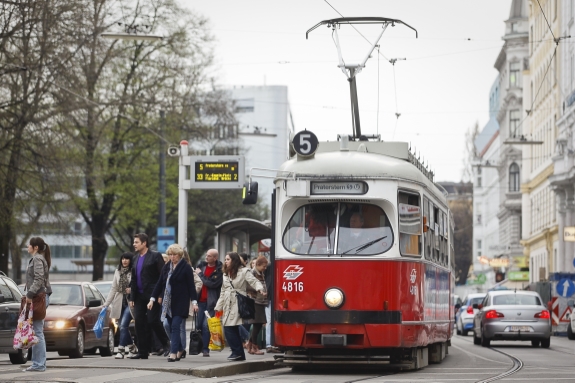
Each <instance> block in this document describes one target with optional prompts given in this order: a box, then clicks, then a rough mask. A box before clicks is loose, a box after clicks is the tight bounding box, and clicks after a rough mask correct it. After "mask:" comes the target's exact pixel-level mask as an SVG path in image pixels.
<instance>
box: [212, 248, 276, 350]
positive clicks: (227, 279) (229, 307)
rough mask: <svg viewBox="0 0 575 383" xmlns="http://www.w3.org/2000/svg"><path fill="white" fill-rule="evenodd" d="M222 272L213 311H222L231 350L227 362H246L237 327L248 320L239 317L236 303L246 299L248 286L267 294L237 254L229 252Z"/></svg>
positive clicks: (225, 332)
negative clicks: (220, 285) (220, 284)
mask: <svg viewBox="0 0 575 383" xmlns="http://www.w3.org/2000/svg"><path fill="white" fill-rule="evenodd" d="M223 272H224V277H223V283H222V289H221V291H220V297H219V299H218V302H217V303H216V307H215V308H214V310H215V311H223V315H222V326H224V334H225V338H226V342H227V343H228V345H229V346H230V348H231V350H232V354H231V355H230V356H229V357H228V360H230V361H242V360H246V354H245V353H244V348H243V346H242V340H241V338H240V330H239V326H240V325H241V324H242V322H243V319H248V318H242V317H241V316H240V309H239V307H238V301H243V299H245V298H246V296H247V293H246V288H247V286H248V285H250V286H251V287H252V288H253V289H254V290H255V291H257V292H259V293H260V294H262V295H263V296H266V295H267V294H266V292H265V290H264V286H263V285H262V283H261V282H260V281H258V280H257V279H256V277H254V275H253V274H252V273H251V272H250V269H248V268H247V267H244V266H242V262H241V261H240V256H239V255H238V253H235V252H231V253H228V254H226V258H225V261H224V267H223ZM240 295H241V296H240ZM248 299H249V298H248ZM252 318H253V317H252Z"/></svg>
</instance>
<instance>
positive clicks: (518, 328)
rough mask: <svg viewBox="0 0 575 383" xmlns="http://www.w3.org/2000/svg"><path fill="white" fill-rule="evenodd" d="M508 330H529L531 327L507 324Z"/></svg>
mask: <svg viewBox="0 0 575 383" xmlns="http://www.w3.org/2000/svg"><path fill="white" fill-rule="evenodd" d="M509 331H521V332H530V331H531V327H529V326H509Z"/></svg>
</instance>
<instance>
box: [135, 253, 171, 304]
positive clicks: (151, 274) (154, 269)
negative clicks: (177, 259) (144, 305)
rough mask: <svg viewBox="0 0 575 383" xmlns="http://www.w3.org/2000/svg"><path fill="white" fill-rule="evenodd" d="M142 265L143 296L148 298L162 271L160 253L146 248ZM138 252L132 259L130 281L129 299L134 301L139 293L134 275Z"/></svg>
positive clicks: (162, 265) (138, 256)
mask: <svg viewBox="0 0 575 383" xmlns="http://www.w3.org/2000/svg"><path fill="white" fill-rule="evenodd" d="M145 257H146V258H145V259H144V265H143V266H142V274H141V277H142V286H143V287H144V293H143V295H144V297H145V299H146V300H147V299H149V298H150V296H151V295H152V291H154V287H156V283H158V279H160V274H161V272H162V267H164V264H165V262H164V258H162V254H160V253H158V252H157V251H152V250H148V252H147V253H146V255H145ZM139 258H140V254H136V255H135V256H134V259H133V260H132V280H131V282H130V300H131V301H132V302H134V301H135V300H136V298H137V297H138V296H139V295H140V291H139V290H138V280H137V277H136V269H137V267H138V259H139Z"/></svg>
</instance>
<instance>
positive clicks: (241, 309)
mask: <svg viewBox="0 0 575 383" xmlns="http://www.w3.org/2000/svg"><path fill="white" fill-rule="evenodd" d="M229 281H230V285H232V287H233V289H234V290H236V288H235V287H234V285H233V283H232V280H231V279H230V280H229ZM236 302H237V303H238V313H239V314H240V318H242V319H254V317H255V316H256V302H255V301H254V300H253V299H252V298H250V297H248V296H247V295H242V294H240V293H239V292H238V290H236Z"/></svg>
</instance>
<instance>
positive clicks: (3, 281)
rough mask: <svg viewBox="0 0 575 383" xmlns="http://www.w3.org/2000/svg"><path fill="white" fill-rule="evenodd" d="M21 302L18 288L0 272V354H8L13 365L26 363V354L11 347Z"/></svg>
mask: <svg viewBox="0 0 575 383" xmlns="http://www.w3.org/2000/svg"><path fill="white" fill-rule="evenodd" d="M21 300H22V294H21V293H20V290H19V289H18V286H16V284H15V283H14V281H13V280H12V279H10V278H8V277H7V276H6V274H4V273H3V272H1V271H0V353H3V354H5V353H8V356H9V357H10V362H12V363H13V364H23V363H26V353H25V352H22V350H14V348H13V347H12V341H13V340H14V333H15V332H16V325H17V324H18V316H19V315H20V301H21Z"/></svg>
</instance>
